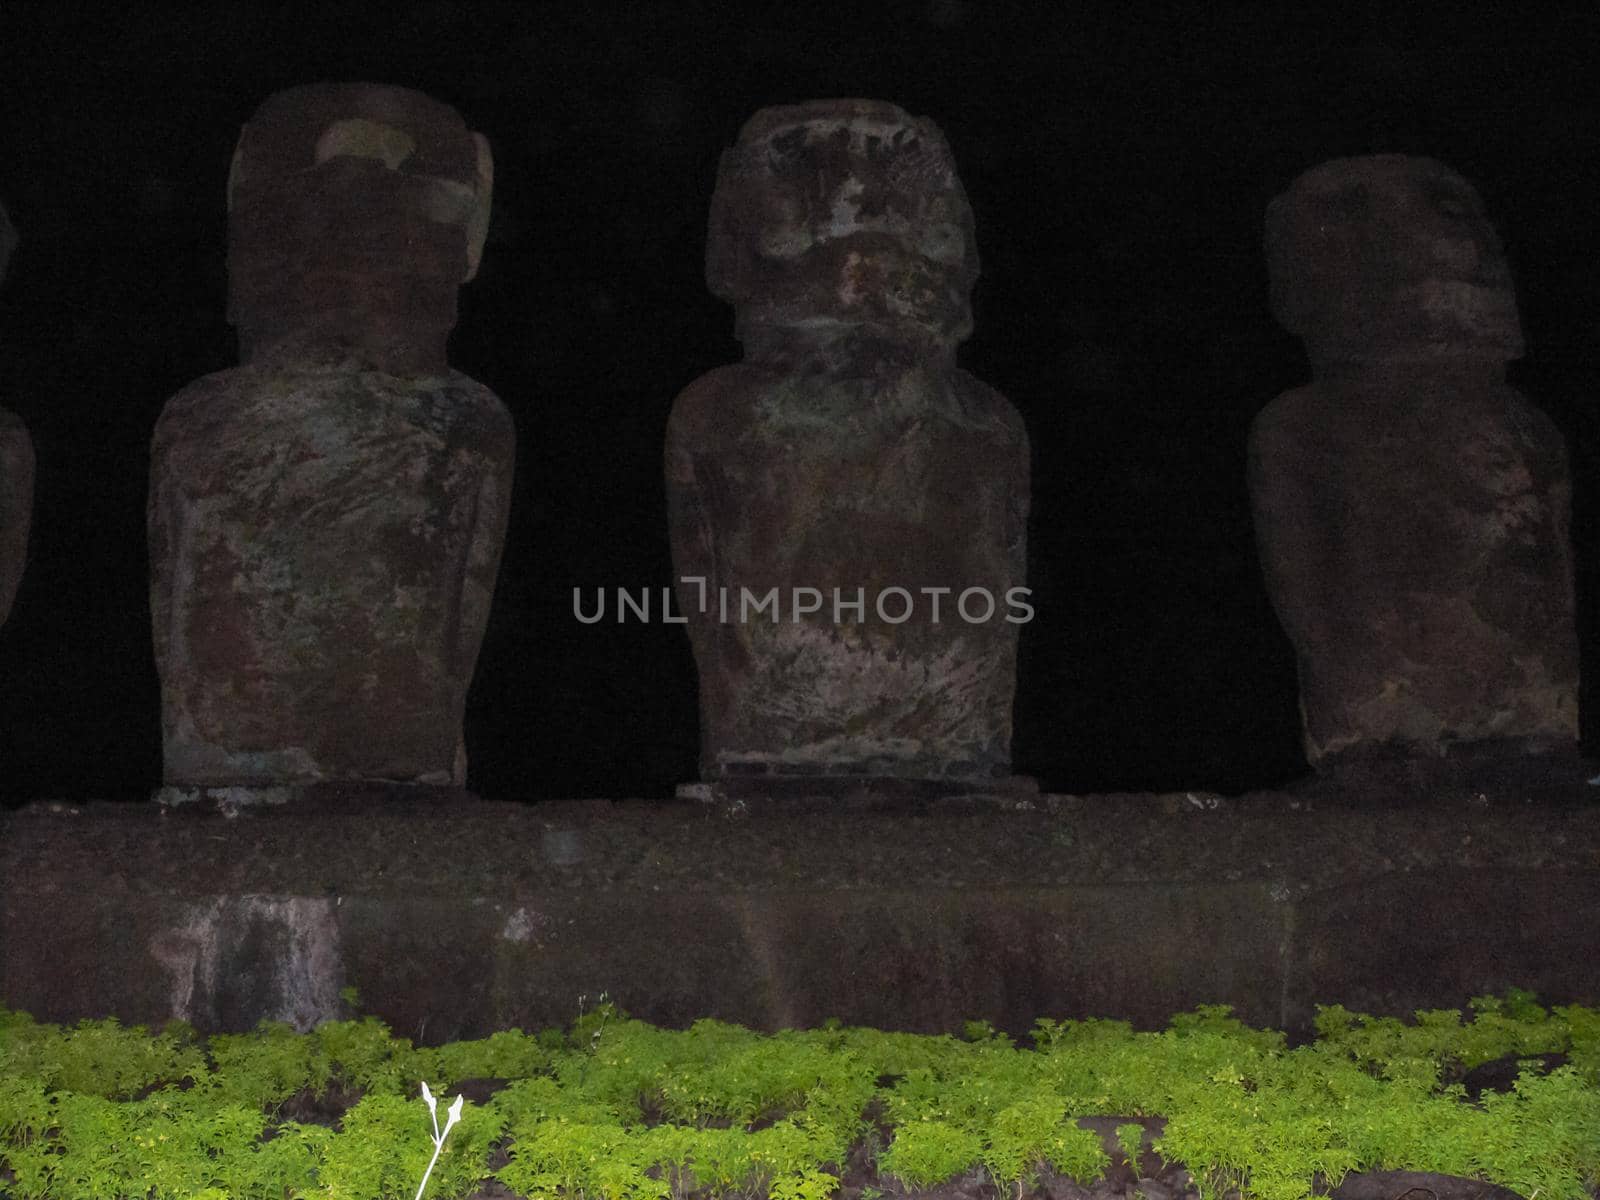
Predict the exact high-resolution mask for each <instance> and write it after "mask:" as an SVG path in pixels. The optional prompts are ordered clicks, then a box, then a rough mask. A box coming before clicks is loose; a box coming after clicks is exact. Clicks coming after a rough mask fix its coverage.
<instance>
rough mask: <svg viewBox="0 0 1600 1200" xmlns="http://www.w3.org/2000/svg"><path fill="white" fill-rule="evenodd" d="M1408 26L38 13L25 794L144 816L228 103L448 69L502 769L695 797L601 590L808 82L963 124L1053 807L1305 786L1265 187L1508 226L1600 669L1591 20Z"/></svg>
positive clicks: (482, 675) (3, 306) (419, 79)
mask: <svg viewBox="0 0 1600 1200" xmlns="http://www.w3.org/2000/svg"><path fill="white" fill-rule="evenodd" d="M1305 7H1307V8H1308V9H1309V7H1310V6H1305ZM1397 7H1400V6H1393V5H1390V4H1387V3H1383V4H1371V5H1367V6H1359V7H1356V8H1354V9H1353V10H1351V13H1353V15H1351V13H1347V14H1345V15H1342V16H1340V15H1335V14H1334V13H1333V12H1331V11H1329V10H1327V9H1323V8H1321V7H1320V6H1318V8H1317V10H1316V12H1315V14H1314V15H1309V14H1308V13H1302V12H1301V11H1300V10H1301V8H1302V6H1299V5H1292V4H1291V5H1283V6H1274V7H1272V8H1268V7H1266V6H1236V7H1231V6H1227V5H1216V4H1190V5H1161V6H1149V7H1148V9H1147V10H1143V6H1138V5H1134V6H1127V7H1123V6H1111V5H1099V4H1092V5H1077V4H1072V5H1068V4H1055V3H1051V4H1037V5H1021V4H1018V5H1010V4H1004V3H988V2H983V0H903V2H902V0H879V2H875V3H859V4H818V3H789V4H781V5H773V6H770V7H767V6H762V5H756V4H744V3H732V2H731V0H724V2H723V3H712V2H709V0H681V2H676V3H665V2H663V3H649V2H644V0H639V2H633V3H622V2H618V0H595V2H591V3H582V4H579V3H568V2H566V0H555V2H549V3H525V4H517V5H506V6H503V7H502V6H496V5H488V4H469V3H465V2H455V3H452V2H450V0H433V2H429V3H414V4H408V3H394V2H389V3H379V2H376V0H372V2H366V3H357V4H350V3H337V2H334V0H318V2H317V3H310V2H307V0H294V2H288V3H261V4H254V5H249V4H243V3H238V2H232V3H212V4H204V5H200V4H196V5H193V6H188V7H185V6H177V5H156V6H151V5H126V6H121V5H110V4H105V3H103V2H100V3H78V2H74V0H41V2H39V3H30V2H27V0H22V2H15V0H7V2H5V3H3V4H0V93H3V95H0V197H3V198H4V199H5V201H6V203H7V205H8V207H9V208H10V210H11V214H12V219H13V221H14V223H15V224H16V226H17V228H18V230H19V232H20V233H21V236H22V243H21V246H20V248H19V250H18V252H17V255H16V257H15V259H14V260H13V263H12V268H11V273H10V277H9V279H8V280H7V282H6V286H5V290H4V293H3V294H0V403H3V404H4V405H5V406H6V407H8V408H10V409H12V410H14V411H15V412H17V413H18V414H20V415H21V416H22V417H23V419H24V420H25V421H26V422H27V424H28V425H29V427H30V429H31V431H32V434H33V438H34V442H35V446H36V449H37V453H38V458H39V480H38V486H37V494H36V497H35V512H34V532H33V540H32V549H31V557H30V563H29V567H28V573H27V575H26V577H25V578H24V580H23V584H22V591H21V594H20V595H19V597H18V601H17V608H16V610H15V612H14V613H13V614H12V618H11V620H10V622H9V624H8V625H7V626H6V627H5V629H4V630H3V631H0V791H3V792H4V794H5V795H6V797H7V798H8V799H11V800H21V799H26V798H36V797H74V798H77V797H90V796H103V797H125V798H129V799H133V798H140V797H143V796H146V795H148V793H149V789H150V788H151V787H152V786H153V785H154V784H155V783H157V782H158V780H159V775H160V734H159V727H158V701H157V683H156V674H155V667H154V663H153V660H152V656H151V650H150V634H149V612H148V602H147V597H146V591H145V589H146V557H145V549H144V546H145V541H144V539H145V532H144V529H145V527H144V504H145V490H146V486H147V468H148V461H147V448H148V441H149V436H150V432H151V429H152V427H153V426H154V423H155V420H156V417H157V414H158V413H159V412H160V410H161V406H162V405H163V403H164V402H165V400H166V399H167V397H169V396H170V395H171V394H172V393H174V392H175V391H177V390H178V389H179V388H180V387H182V386H183V385H184V384H185V383H187V382H188V381H190V380H192V379H193V378H195V377H196V376H199V375H202V374H205V373H208V372H211V371H216V370H220V369H223V368H225V367H228V366H231V365H234V363H235V361H236V360H235V354H234V341H233V335H232V332H231V330H230V329H229V327H228V325H227V323H226V321H225V318H224V298H225V261H224V259H225V230H226V219H225V214H224V205H223V193H224V185H225V182H226V178H227V172H228V162H229V158H230V156H231V153H232V149H233V144H234V141H235V139H236V137H237V135H238V130H239V127H240V125H241V124H242V123H243V122H244V121H245V120H247V119H248V117H249V116H250V113H251V112H252V110H253V109H254V108H255V107H256V105H257V104H259V103H260V101H261V100H263V99H264V98H265V97H266V96H268V95H269V94H271V93H272V92H274V91H277V90H278V89H280V88H283V87H287V86H289V85H292V84H296V83H305V82H314V81H318V80H339V79H349V80H360V79H367V80H373V81H378V82H387V83H394V84H399V85H403V86H408V87H413V88H418V89H420V90H422V91H425V92H427V93H429V94H430V95H433V96H434V97H436V98H438V99H440V100H443V101H445V102H447V103H449V104H452V105H454V106H455V107H456V108H458V109H459V110H460V111H461V112H462V114H463V115H464V116H465V117H466V119H467V122H468V124H469V125H470V126H471V127H472V128H474V129H477V130H480V131H482V132H483V133H485V134H486V135H487V136H488V138H489V139H490V141H491V143H492V145H493V148H494V152H495V158H496V181H495V200H494V206H495V207H494V220H493V225H492V227H491V230H490V234H489V244H488V247H487V249H486V251H485V257H484V264H483V269H482V272H481V274H480V276H479V278H478V279H477V280H476V281H475V282H474V283H472V284H470V285H468V286H467V288H466V289H465V290H464V291H463V293H462V299H461V304H462V319H461V323H460V325H459V327H458V329H457V331H456V334H455V336H454V339H453V342H452V358H453V362H454V365H455V366H456V367H457V368H458V369H460V370H462V371H464V372H465V373H467V374H469V375H471V376H473V377H475V378H477V379H479V380H481V381H483V382H484V383H486V384H488V385H489V386H490V387H492V388H493V389H494V390H495V391H496V392H498V393H499V395H500V396H501V397H502V399H504V401H505V402H506V404H507V405H508V407H509V408H510V409H511V411H512V412H513V413H514V415H515V417H516V421H517V427H518V436H519V457H518V463H517V472H518V477H517V487H516V495H515V500H514V508H513V511H512V516H511V528H510V533H509V537H508V541H507V545H506V550H505V557H504V560H503V566H502V570H501V577H500V584H499V589H498V592H497V594H496V598H495V608H494V614H493V617H492V620H491V624H490V628H489V632H488V635H487V638H486V641H485V645H484V648H483V653H482V657H481V659H480V662H479V667H478V674H477V679H476V682H475V684H474V689H473V694H472V699H471V703H470V706H469V710H468V716H467V738H468V749H469V754H470V756H471V762H472V770H471V779H470V783H471V786H472V787H473V788H474V789H475V790H477V791H479V792H480V793H481V794H484V795H486V796H491V797H501V798H508V799H543V798H551V797H562V796H611V797H622V796H644V797H652V796H653V797H666V796H669V795H670V794H671V789H672V786H673V785H674V784H675V783H677V782H680V781H685V780H689V779H692V778H693V777H694V775H695V767H696V764H695V755H696V721H695V705H694V696H695V691H694V687H695V684H694V669H693V664H692V661H691V659H690V656H689V650H688V644H687V640H686V639H685V637H684V635H683V631H682V629H681V628H680V627H678V626H672V625H662V624H659V623H652V624H648V625H646V624H638V623H633V624H627V625H621V626H618V625H615V624H603V625H597V626H586V625H581V624H579V623H578V622H577V621H576V620H575V619H574V618H573V616H572V589H573V588H574V587H582V588H586V589H592V588H594V587H597V586H599V587H605V588H607V589H612V588H615V587H617V586H627V587H629V588H638V587H643V586H649V587H650V588H652V589H654V590H657V594H659V591H658V589H659V588H660V587H662V586H664V585H666V584H668V583H669V582H670V581H671V578H672V569H671V562H670V559H669V554H668V547H667V536H666V505H665V498H664V489H663V484H662V479H661V474H662V466H661V451H662V437H663V430H664V428H665V424H666V420H667V414H668V410H669V408H670V405H671V402H672V399H673V396H674V395H675V394H676V393H677V392H678V391H679V389H681V388H682V387H683V386H684V385H685V384H687V383H688V382H689V381H690V380H692V379H694V378H695V377H696V376H698V375H700V374H701V373H703V372H704V371H706V370H709V369H710V368H712V367H715V366H717V365H719V364H722V363H726V362H731V361H735V360H737V358H738V357H739V347H738V344H737V343H736V342H735V341H734V339H733V336H732V325H733V321H732V313H731V311H730V310H729V309H727V308H726V307H725V306H723V305H722V304H721V303H720V302H718V301H717V300H716V299H714V298H713V297H712V296H711V295H710V294H709V293H708V292H707V290H706V287H705V284H704V279H703V261H702V255H703V251H704V242H705V220H706V211H707V205H708V202H709V199H710V196H711V189H712V184H713V181H714V178H715V170H716V163H717V156H718V154H719V152H720V151H721V150H722V148H723V147H724V146H725V145H727V144H728V143H730V142H731V141H732V139H733V137H734V135H735V134H736V133H737V131H738V129H739V126H740V125H741V124H742V123H743V121H744V120H745V119H746V118H747V117H748V116H750V115H751V114H752V113H753V112H754V111H755V110H756V109H758V108H761V107H764V106H766V105H770V104H779V103H792V102H796V101H800V100H805V99H813V98H824V97H834V96H863V97H871V98H876V99H883V100H889V101H893V102H895V103H897V104H899V105H901V106H902V107H904V108H906V109H908V110H909V111H911V112H913V113H916V114H919V115H925V116H928V117H931V118H932V119H933V120H935V121H936V122H937V123H938V124H939V125H940V126H941V128H943V130H944V131H945V133H946V135H947V136H948V138H949V140H950V142H951V144H952V146H953V148H954V151H955V154H956V158H957V161H958V163H959V165H960V168H961V174H962V178H963V180H964V182H965V185H966V188H967V191H968V193H969V195H970V197H971V200H972V203H973V206H974V209H975V211H976V214H977V222H978V240H979V246H980V250H981V254H982V258H983V276H982V279H981V280H980V282H979V284H978V288H977V292H976V294H975V300H974V303H975V309H976V318H977V331H976V333H975V335H974V336H973V338H972V339H971V341H970V342H968V343H967V345H966V346H965V348H964V350H963V353H962V362H963V365H965V366H966V367H967V368H968V369H970V370H971V371H973V372H974V373H975V374H976V375H978V376H979V377H980V378H982V379H984V380H986V381H988V382H989V383H991V384H993V385H994V386H996V387H997V388H999V389H1000V390H1001V391H1002V392H1004V393H1005V394H1006V395H1008V396H1009V397H1010V398H1011V400H1012V401H1013V402H1014V403H1015V404H1016V405H1017V407H1018V408H1019V409H1020V410H1021V411H1022V413H1023V416H1024V417H1025V418H1026V420H1027V422H1028V426H1029V430H1030V434H1031V436H1032V439H1033V448H1034V461H1033V497H1034V499H1033V516H1032V522H1031V526H1030V533H1029V542H1030V545H1029V549H1030V566H1029V572H1030V579H1029V582H1030V584H1031V586H1032V587H1033V589H1034V597H1033V602H1034V605H1035V607H1036V610H1037V617H1036V619H1035V620H1034V622H1033V623H1032V624H1030V625H1028V626H1026V627H1025V628H1024V631H1023V640H1022V649H1021V668H1020V669H1021V681H1020V686H1019V694H1018V698H1017V716H1016V738H1015V747H1014V748H1015V761H1016V765H1017V768H1018V769H1019V770H1020V771H1022V772H1025V773H1030V774H1033V775H1035V776H1037V777H1038V778H1039V779H1040V782H1041V783H1042V784H1043V785H1044V786H1045V787H1046V788H1047V789H1049V790H1053V791H1075V792H1084V791H1101V790H1146V789H1157V788H1185V787H1187V788H1211V789H1216V790H1221V791H1234V792H1237V791H1242V790H1247V789H1251V788H1258V787H1267V786H1271V785H1273V784H1277V783H1282V782H1284V781H1286V780H1288V779H1290V778H1292V777H1294V776H1295V775H1297V774H1299V773H1301V772H1302V771H1303V770H1304V762H1303V759H1302V758H1301V757H1300V752H1299V745H1298V730H1297V720H1298V718H1297V714H1296V709H1295V686H1294V667H1293V660H1292V657H1291V654H1290V650H1289V647H1288V644H1287V642H1286V640H1285V639H1284V637H1283V635H1282V633H1281V632H1280V630H1279V628H1278V626H1277V623H1276V620H1275V618H1274V617H1273V614H1272V612H1271V609H1270V607H1269V606H1268V603H1267V598H1266V594H1265V591H1264V589H1263V587H1262V585H1261V583H1260V581H1259V578H1258V569H1257V564H1256V559H1255V550H1254V546H1253V541H1252V534H1251V528H1250V521H1249V510H1248V503H1247V498H1246V493H1245V487H1244V462H1245V437H1246V431H1247V429H1248V427H1249V423H1250V421H1251V418H1252V417H1253V416H1254V415H1255V413H1256V412H1257V411H1259V409H1260V408H1261V407H1262V406H1263V405H1264V404H1265V403H1266V402H1267V401H1269V400H1270V399H1271V398H1272V397H1273V396H1274V395H1275V394H1277V393H1278V392H1280V391H1282V390H1284V389H1286V388H1288V387H1291V386H1296V385H1298V384H1300V383H1302V382H1304V381H1305V380H1306V379H1308V378H1309V371H1308V368H1307V367H1306V364H1305V359H1304V356H1303V354H1302V353H1301V351H1300V348H1299V346H1298V344H1297V343H1296V342H1295V341H1294V340H1293V339H1292V338H1290V337H1289V336H1288V335H1287V334H1285V333H1284V332H1283V331H1281V330H1280V329H1278V328H1277V326H1276V325H1275V324H1274V322H1273V320H1272V317H1271V315H1270V313H1269V312H1268V309H1267V295H1266V273H1265V265H1264V261H1263V256H1262V252H1261V221H1262V214H1263V211H1264V208H1265V206H1266V204H1267V201H1268V200H1269V199H1270V198H1271V197H1272V196H1273V195H1275V194H1276V193H1277V192H1279V191H1281V190H1282V189H1283V188H1284V186H1285V185H1286V184H1287V183H1288V182H1289V181H1290V180H1291V179H1292V178H1293V177H1294V176H1295V175H1296V174H1298V173H1299V172H1300V171H1302V170H1304V169H1305V168H1307V167H1309V166H1312V165H1314V164H1316V163H1318V162H1320V161H1322V160H1324V159H1327V158H1330V157H1335V156H1338V155H1343V154H1357V153H1371V152H1378V151H1391V150H1397V151H1404V152H1411V153H1426V154H1430V155H1432V156H1434V157H1437V158H1440V159H1443V160H1444V161H1445V162H1447V163H1449V164H1451V165H1452V166H1454V167H1455V168H1456V169H1457V170H1459V171H1460V172H1461V173H1462V174H1464V175H1465V176H1467V178H1468V179H1470V180H1472V181H1473V182H1474V183H1475V184H1476V185H1477V186H1478V188H1479V190H1480V192H1481V193H1482V194H1483V196H1484V199H1485V201H1486V202H1487V204H1488V206H1489V208H1490V211H1491V212H1492V213H1493V215H1494V217H1495V220H1496V222H1497V224H1498V226H1499V227H1500V230H1501V233H1502V235H1503V238H1504V240H1505V243H1506V247H1507V251H1508V253H1509V255H1510V258H1511V261H1512V264H1513V268H1514V270H1515V272H1516V275H1517V281H1518V291H1519V296H1520V300H1521V306H1522V315H1523V323H1524V327H1525V330H1526V333H1527V339H1528V346H1529V350H1528V355H1527V357H1526V358H1525V359H1524V360H1523V361H1522V362H1521V363H1519V364H1517V365H1515V366H1514V367H1513V368H1512V379H1513V382H1515V383H1516V384H1517V385H1518V386H1520V387H1521V388H1522V389H1523V390H1524V391H1525V392H1526V393H1527V394H1528V395H1530V396H1531V397H1532V398H1533V399H1534V400H1535V401H1536V402H1538V403H1539V404H1540V405H1542V406H1543V407H1544V408H1545V409H1546V411H1548V412H1549V413H1550V414H1551V415H1552V416H1553V417H1554V419H1555V420H1556V421H1557V423H1558V424H1559V425H1560V426H1561V427H1562V429H1563V430H1564V431H1565V433H1566V434H1567V437H1568V440H1569V444H1570V447H1571V449H1572V452H1573V460H1574V474H1575V480H1576V484H1577V499H1576V509H1577V513H1576V517H1577V520H1576V526H1575V527H1576V528H1577V529H1578V530H1579V532H1578V534H1577V542H1578V545H1577V552H1578V561H1579V590H1580V606H1581V609H1582V614H1581V621H1582V624H1583V640H1584V649H1585V666H1586V678H1590V677H1593V676H1594V675H1595V661H1596V660H1595V651H1596V647H1597V639H1596V632H1597V621H1596V617H1595V604H1594V601H1593V596H1594V594H1595V584H1596V577H1595V572H1596V569H1597V567H1600V553H1597V545H1596V542H1595V540H1594V539H1593V537H1592V535H1590V534H1589V533H1588V532H1587V530H1586V529H1585V524H1586V522H1587V523H1590V524H1594V523H1595V522H1593V512H1594V509H1595V507H1596V505H1597V503H1600V496H1597V491H1600V488H1597V486H1596V468H1597V465H1600V416H1597V409H1596V407H1595V397H1596V395H1597V391H1600V172H1597V171H1596V163H1597V161H1600V103H1597V99H1596V89H1595V86H1594V84H1593V82H1592V77H1593V75H1594V72H1595V71H1596V62H1597V53H1600V15H1597V14H1596V13H1595V10H1594V6H1593V5H1592V4H1585V5H1578V6H1573V8H1572V9H1571V10H1570V12H1569V13H1568V15H1565V16H1562V15H1560V14H1559V13H1558V12H1555V11H1554V10H1543V11H1544V14H1545V15H1542V16H1540V17H1538V18H1537V19H1535V18H1534V17H1531V16H1526V15H1524V16H1522V17H1521V18H1520V19H1518V18H1516V17H1514V16H1512V15H1510V9H1508V15H1505V16H1491V15H1488V13H1489V10H1488V9H1485V10H1484V11H1483V12H1482V13H1474V11H1473V8H1472V6H1471V5H1467V6H1463V5H1460V4H1458V3H1457V4H1431V5H1423V6H1412V7H1410V8H1407V9H1406V10H1405V12H1404V13H1401V14H1398V15H1397V14H1395V13H1392V12H1391V9H1392V8H1397ZM1515 7H1516V6H1510V8H1515ZM1528 11H1529V12H1532V11H1539V10H1537V9H1529V10H1528ZM1594 699H1595V689H1594V687H1593V685H1589V686H1587V687H1586V688H1585V701H1586V706H1587V709H1588V710H1589V711H1590V714H1591V715H1589V716H1587V717H1586V720H1585V727H1586V739H1585V744H1586V746H1587V747H1588V748H1589V749H1590V750H1591V751H1592V750H1593V748H1594V744H1595V730H1596V729H1597V728H1600V723H1597V722H1596V720H1595V718H1594V716H1593V715H1592V712H1593V711H1594V710H1595V703H1594Z"/></svg>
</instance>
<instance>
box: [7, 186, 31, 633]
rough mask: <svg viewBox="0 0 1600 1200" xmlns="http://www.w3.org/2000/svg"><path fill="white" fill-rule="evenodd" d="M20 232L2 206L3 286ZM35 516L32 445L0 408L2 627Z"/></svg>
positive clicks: (18, 423)
mask: <svg viewBox="0 0 1600 1200" xmlns="http://www.w3.org/2000/svg"><path fill="white" fill-rule="evenodd" d="M16 245H17V232H16V230H15V229H14V228H13V227H12V224H11V220H10V218H9V217H8V216H7V215H6V210H5V206H4V205H0V283H4V282H5V278H6V267H7V266H8V265H9V264H10V261H11V252H12V251H13V250H14V249H16ZM32 516H33V443H32V442H31V441H29V440H28V431H27V430H26V429H24V428H23V426H22V420H21V418H19V417H18V416H17V415H16V414H15V413H13V412H9V411H8V410H6V409H5V408H0V625H4V624H5V623H6V618H7V617H9V616H10V615H11V604H12V602H13V601H14V600H15V599H16V597H17V585H18V584H19V583H21V582H22V566H23V563H24V562H25V561H26V559H27V556H28V525H29V522H30V520H31V519H32Z"/></svg>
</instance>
